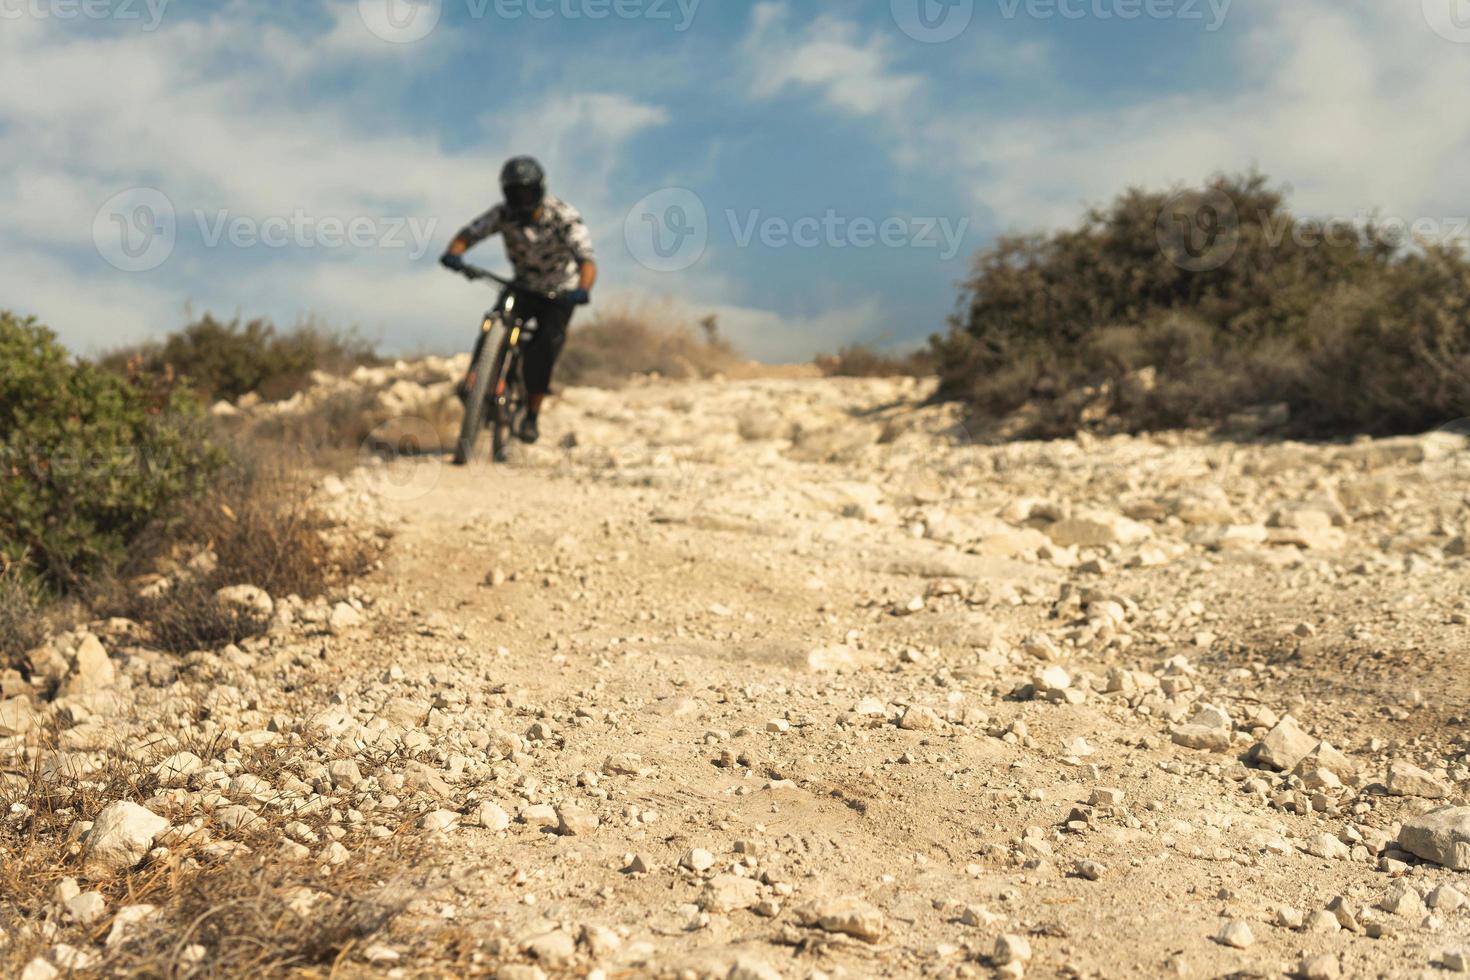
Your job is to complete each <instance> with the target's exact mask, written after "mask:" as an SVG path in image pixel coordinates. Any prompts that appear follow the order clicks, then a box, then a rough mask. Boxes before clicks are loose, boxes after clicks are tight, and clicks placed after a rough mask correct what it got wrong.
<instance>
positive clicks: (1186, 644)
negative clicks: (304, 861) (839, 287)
mask: <svg viewBox="0 0 1470 980" xmlns="http://www.w3.org/2000/svg"><path fill="white" fill-rule="evenodd" d="M927 393H928V392H927V388H926V387H925V386H924V385H923V384H921V383H918V382H912V383H911V382H892V381H838V380H763V381H762V380H756V381H732V382H710V383H700V384H682V385H672V384H670V385H654V386H647V387H639V388H634V389H630V390H628V391H625V392H621V393H605V392H593V391H584V390H573V391H571V392H569V393H568V394H567V395H566V397H565V398H563V399H562V401H561V403H560V404H558V405H557V406H556V409H555V411H554V413H552V414H550V415H549V416H548V423H547V424H546V426H545V438H546V442H545V443H544V444H543V446H540V447H536V448H535V449H522V450H521V451H520V452H519V453H518V454H517V457H516V459H515V460H513V463H512V465H511V466H509V467H501V468H492V467H489V466H474V467H471V468H468V469H459V470H457V469H453V468H450V467H447V466H442V465H441V464H439V463H438V462H437V461H434V460H422V459H421V460H409V461H400V462H397V463H394V464H392V465H390V466H388V467H385V468H378V469H372V470H369V471H366V472H364V473H362V474H360V475H359V478H358V479H357V480H356V481H354V483H353V486H354V491H355V489H356V488H366V489H365V492H366V493H368V494H371V495H373V496H376V497H378V499H379V501H380V503H381V504H382V505H383V506H384V507H386V508H387V512H388V514H389V516H390V519H391V521H392V522H395V523H396V525H397V527H396V530H397V539H396V541H395V544H394V547H393V549H392V557H391V559H390V560H389V563H388V565H387V567H386V568H385V569H384V571H383V573H382V574H381V576H380V577H379V579H378V580H377V581H375V582H372V583H369V585H368V588H369V591H370V592H373V593H375V594H376V595H377V596H378V601H377V603H376V611H375V614H374V615H375V617H376V619H375V622H377V623H378V624H379V625H378V626H377V628H376V630H375V634H374V636H372V637H371V638H367V637H364V638H363V639H362V640H360V641H358V643H359V653H360V656H361V657H363V658H364V659H366V660H367V661H368V662H369V663H370V665H371V666H372V667H373V673H371V674H368V673H365V674H364V676H362V677H360V678H356V679H354V680H350V681H349V682H347V683H346V685H345V687H344V688H343V692H342V694H343V698H344V700H345V703H346V704H347V705H348V707H349V708H353V707H355V708H356V709H357V710H358V711H359V713H361V714H365V715H366V714H371V712H372V710H374V709H375V708H377V707H380V706H381V705H382V704H383V702H385V701H386V700H389V699H391V698H395V697H397V698H402V697H407V698H410V699H412V698H420V699H422V700H424V701H430V700H433V701H434V703H435V704H437V705H438V706H439V708H438V711H439V718H438V720H437V721H436V720H435V719H434V718H433V717H432V716H431V718H430V729H431V734H432V736H433V738H434V740H435V747H436V750H437V755H438V760H439V761H440V762H441V763H446V767H447V769H448V770H449V775H450V777H451V778H453V779H457V780H459V784H458V785H459V789H458V791H457V792H456V794H455V802H456V803H457V804H458V805H457V806H456V807H453V809H458V810H460V811H463V812H465V813H469V814H474V813H476V812H478V811H477V807H478V806H479V803H480V802H481V801H490V802H493V803H495V804H497V805H498V806H499V807H501V808H502V809H503V810H504V811H506V813H507V814H508V815H509V817H510V818H511V821H512V822H511V823H510V826H509V828H508V829H505V830H498V831H495V832H490V831H486V830H483V829H477V828H465V829H460V830H456V831H454V832H453V834H452V836H447V837H446V838H445V846H444V852H445V857H446V861H445V867H446V870H447V872H448V873H449V874H450V875H451V876H452V877H453V878H454V881H455V885H454V887H453V889H451V891H450V893H449V894H451V895H452V896H453V898H452V900H451V904H452V905H453V906H455V912H454V914H456V915H457V916H458V917H459V920H460V921H461V922H462V923H465V924H467V925H469V926H470V928H471V932H472V933H473V934H475V935H477V936H479V937H480V938H482V939H486V940H488V945H486V946H485V948H484V950H483V952H482V953H481V954H480V962H481V963H482V965H484V966H486V967H487V968H502V972H503V973H504V975H507V976H515V975H521V974H524V975H526V976H534V975H536V971H537V970H540V971H544V972H545V973H547V974H550V975H586V972H587V971H588V970H589V969H594V970H603V971H605V972H606V974H607V975H626V976H634V975H646V974H654V973H657V974H669V975H673V974H676V973H679V972H680V971H683V970H689V971H692V972H691V973H690V974H689V975H691V976H705V975H708V976H727V975H728V976H741V977H746V976H777V975H779V976H785V977H805V976H820V975H827V976H911V975H933V976H970V975H988V974H989V973H991V972H992V971H993V970H995V969H996V968H1002V969H1003V970H1004V971H1006V972H1009V973H1011V974H1014V973H1016V972H1019V970H1020V966H1021V965H1022V964H1023V963H1024V965H1025V968H1026V970H1027V971H1029V972H1030V973H1031V974H1032V975H1036V976H1106V977H1122V976H1153V975H1160V974H1168V975H1178V976H1191V977H1194V976H1199V977H1206V976H1221V975H1230V974H1235V975H1250V976H1255V975H1262V976H1271V975H1280V974H1281V973H1283V972H1289V971H1295V970H1297V968H1298V966H1299V964H1300V963H1302V962H1303V957H1304V955H1305V956H1306V957H1307V958H1308V959H1310V958H1311V957H1314V956H1317V957H1321V956H1323V955H1325V956H1327V957H1328V958H1329V959H1331V960H1332V961H1333V962H1334V963H1338V964H1340V968H1341V970H1342V971H1343V974H1344V975H1347V976H1368V975H1378V974H1381V975H1393V976H1418V975H1421V974H1424V973H1426V972H1429V971H1430V970H1431V964H1432V963H1437V962H1440V957H1441V955H1442V954H1443V953H1444V952H1445V951H1446V950H1450V949H1453V948H1454V947H1456V946H1458V945H1460V944H1463V943H1465V942H1466V940H1467V938H1470V914H1467V913H1466V911H1465V910H1463V909H1459V910H1450V909H1448V908H1441V909H1438V910H1434V911H1429V910H1426V909H1425V908H1424V906H1423V904H1422V902H1420V901H1419V900H1420V899H1422V898H1423V897H1424V896H1426V895H1428V894H1430V889H1431V888H1432V887H1434V886H1437V885H1440V884H1444V883H1453V882H1458V883H1459V885H1460V888H1461V890H1463V891H1466V892H1470V883H1467V882H1466V881H1465V878H1466V876H1465V875H1463V874H1460V873H1456V872H1452V871H1449V870H1447V869H1443V868H1440V867H1437V866H1435V865H1432V864H1428V863H1418V862H1417V861H1403V862H1401V861H1400V859H1404V858H1407V857H1408V856H1407V855H1405V854H1402V853H1399V852H1397V851H1396V850H1395V849H1394V846H1393V844H1392V841H1393V839H1394V836H1395V835H1396V833H1397V830H1398V822H1399V821H1401V820H1403V819H1407V818H1409V817H1412V816H1414V815H1417V814H1418V813H1420V812H1422V811H1424V810H1427V809H1429V808H1430V807H1432V806H1436V805H1440V804H1441V803H1443V802H1446V800H1439V801H1433V802H1431V801H1430V800H1428V799H1424V798H1417V797H1415V796H1400V795H1386V792H1385V789H1384V787H1383V785H1382V783H1383V781H1384V774H1385V771H1386V769H1387V766H1388V765H1389V764H1390V763H1391V762H1402V763H1413V764H1415V765H1417V766H1420V767H1423V769H1424V770H1426V772H1425V776H1426V778H1428V779H1430V780H1431V781H1432V784H1433V786H1435V787H1442V788H1443V789H1444V790H1445V791H1446V793H1447V795H1448V800H1447V801H1448V802H1459V803H1461V804H1463V803H1465V802H1466V797H1467V793H1470V778H1467V777H1470V773H1467V769H1466V754H1465V753H1466V750H1467V747H1470V746H1467V744H1466V741H1465V735H1464V731H1465V729H1464V719H1465V718H1466V717H1467V716H1470V670H1466V669H1465V668H1466V657H1467V647H1470V643H1467V640H1470V629H1467V627H1466V625H1465V623H1466V620H1467V616H1466V614H1467V612H1470V605H1467V598H1466V595H1467V593H1466V586H1467V584H1470V576H1467V574H1466V573H1467V562H1466V559H1465V557H1464V551H1465V547H1464V537H1463V535H1464V533H1465V527H1464V524H1465V521H1466V517H1467V501H1466V499H1465V497H1464V492H1465V485H1466V484H1465V482H1464V476H1465V475H1466V473H1467V470H1470V466H1467V460H1466V459H1465V458H1464V457H1465V451H1464V447H1463V444H1461V443H1458V442H1456V441H1454V440H1445V439H1418V440H1401V441H1391V442H1378V443H1361V444H1355V445H1349V446H1301V445H1271V446H1249V445H1237V444H1225V443H1210V442H1206V441H1203V440H1197V439H1190V438H1182V437H1166V438H1160V439H1157V440H1148V439H1134V438H1117V439H1111V440H1106V441H1101V442H1099V441H1097V440H1091V439H1087V438H1085V437H1084V438H1083V439H1082V441H1081V442H1062V443H1048V444H1020V445H1009V446H1004V447H984V446H977V445H973V444H971V442H970V441H969V440H968V439H967V438H966V433H965V431H964V429H963V426H961V425H959V424H958V423H959V420H958V416H957V415H956V414H955V413H954V410H953V409H950V408H944V407H932V406H926V405H924V404H923V401H924V398H925V396H926V395H927ZM385 490H387V491H388V492H386V493H385V492H384V491H385ZM1125 513H1127V514H1130V515H1132V516H1131V517H1125V516H1123V515H1124V514H1125ZM1268 525H1271V526H1270V527H1268ZM502 579H503V581H502ZM388 668H396V669H393V670H392V671H391V673H384V674H383V675H382V676H381V677H378V676H377V675H376V671H377V670H383V669H388ZM1202 706H1203V707H1202ZM1209 706H1214V708H1215V709H1218V711H1216V712H1215V713H1214V714H1212V713H1211V712H1212V710H1213V709H1211V708H1210V707H1209ZM1287 712H1290V713H1291V714H1292V715H1293V716H1294V717H1295V718H1296V719H1297V720H1298V721H1299V722H1300V723H1301V726H1302V727H1303V728H1304V729H1306V730H1307V731H1308V732H1310V733H1311V738H1310V741H1309V742H1308V743H1307V744H1308V746H1311V745H1315V744H1316V743H1317V740H1318V739H1326V740H1327V741H1329V742H1330V743H1331V744H1332V745H1333V746H1336V747H1338V748H1340V749H1341V750H1343V751H1344V752H1346V753H1347V757H1346V758H1339V757H1338V756H1336V755H1328V756H1324V757H1323V758H1324V759H1325V761H1323V762H1322V764H1321V766H1320V767H1319V771H1320V770H1321V769H1327V768H1335V769H1336V770H1338V771H1336V772H1334V773H1328V774H1327V775H1326V776H1322V775H1320V774H1319V772H1313V771H1309V770H1310V769H1311V767H1310V766H1308V767H1307V768H1306V769H1303V770H1301V772H1302V773H1303V774H1304V775H1302V776H1290V775H1287V774H1282V773H1277V772H1274V771H1271V770H1270V769H1268V768H1247V767H1246V766H1245V765H1243V764H1242V763H1241V762H1240V761H1239V760H1241V759H1243V758H1245V757H1246V756H1247V753H1248V750H1250V749H1251V746H1252V745H1253V744H1254V743H1255V742H1256V741H1257V739H1258V738H1260V737H1262V736H1264V735H1265V734H1266V733H1267V732H1268V731H1269V730H1270V729H1271V728H1272V727H1274V726H1275V725H1276V724H1277V722H1278V719H1279V717H1280V716H1282V715H1285V714H1286V713H1287ZM1222 714H1223V715H1227V716H1228V718H1226V719H1224V720H1223V721H1221V720H1220V719H1219V718H1218V715H1222ZM1191 724H1193V727H1185V726H1190V725H1191ZM1177 732H1182V734H1177V735H1176V734H1175V733H1177ZM1180 743H1189V744H1193V745H1198V746H1203V747H1201V748H1195V747H1188V745H1187V744H1180ZM1327 751H1328V752H1329V753H1330V750H1327ZM1334 784H1335V785H1334ZM1100 790H1101V792H1100ZM1114 790H1116V791H1121V793H1114V792H1109V791H1114ZM1430 795H1435V793H1433V792H1431V793H1430ZM470 822H472V818H471V820H470ZM558 826H559V828H560V831H561V832H560V833H558ZM681 861H682V862H683V863H684V864H685V865H692V867H687V866H686V867H680V864H681ZM630 866H631V867H633V868H634V869H637V870H635V871H629V870H628V869H629V867H630ZM644 869H646V870H644ZM1094 878H1096V880H1092V879H1094ZM1402 884H1407V885H1408V886H1409V890H1411V891H1414V892H1415V894H1414V896H1413V898H1412V900H1410V899H1404V900H1403V902H1402V904H1401V905H1400V908H1399V911H1398V912H1392V913H1391V912H1388V911H1381V910H1376V909H1374V906H1376V905H1378V904H1379V903H1380V900H1381V899H1383V898H1384V897H1385V896H1386V895H1389V894H1390V893H1391V892H1392V891H1393V889H1394V888H1395V886H1396V885H1402ZM1337 897H1342V898H1343V899H1344V900H1345V901H1346V902H1347V903H1348V905H1349V907H1350V911H1352V910H1353V909H1354V908H1355V909H1356V910H1357V914H1356V915H1355V916H1350V918H1351V919H1352V921H1351V922H1350V923H1349V926H1350V928H1349V929H1339V926H1338V921H1339V920H1343V917H1342V916H1341V915H1338V916H1337V918H1336V919H1335V920H1334V921H1332V922H1331V923H1328V922H1326V921H1325V920H1323V919H1322V917H1320V916H1319V917H1318V918H1317V920H1316V922H1315V924H1316V929H1307V930H1302V929H1293V928H1289V927H1286V926H1283V925H1281V924H1280V923H1281V921H1283V918H1282V915H1283V914H1282V913H1280V912H1279V911H1278V910H1279V909H1281V908H1283V907H1284V908H1286V909H1287V912H1286V913H1285V914H1284V915H1285V919H1284V921H1287V922H1292V921H1295V919H1294V918H1293V916H1292V912H1291V910H1296V912H1297V913H1298V914H1299V915H1300V916H1305V917H1307V918H1308V919H1309V920H1310V919H1311V917H1312V915H1313V913H1315V912H1319V911H1321V910H1323V909H1325V908H1326V907H1327V905H1328V904H1329V902H1331V901H1332V900H1333V899H1334V898H1337ZM1446 904H1448V903H1446ZM1363 910H1367V911H1363ZM1327 918H1328V919H1332V918H1333V915H1332V914H1329V915H1328V916H1327ZM1232 920H1239V921H1242V922H1244V923H1246V924H1247V925H1248V927H1249V930H1250V931H1251V932H1252V933H1253V935H1254V939H1253V942H1252V944H1250V945H1249V946H1248V947H1247V948H1236V947H1234V946H1230V945H1226V944H1223V943H1221V942H1218V941H1214V940H1212V937H1213V936H1215V935H1216V934H1217V933H1219V932H1220V930H1221V928H1222V926H1223V925H1224V924H1226V923H1227V922H1230V921H1232ZM1343 921H1345V920H1343ZM1310 924H1311V923H1310V922H1309V925H1310ZM1329 926H1330V928H1329ZM607 930H611V931H607ZM1370 932H1373V933H1381V934H1382V935H1381V936H1380V937H1379V938H1369V933H1370ZM1002 934H1010V935H1013V936H1020V937H1024V938H1025V939H1026V941H1027V943H1028V944H1029V948H1030V956H1031V958H1030V960H1029V963H1026V962H1025V961H1024V960H1023V959H1022V958H1020V957H1019V956H1016V955H1014V954H1013V953H1003V955H1002V956H1001V957H1000V958H999V959H995V958H994V955H993V954H994V953H995V952H996V941H997V937H999V936H1000V935H1002ZM1008 958H1010V959H1012V962H1011V964H1010V965H1009V966H1006V964H1005V963H1004V960H1006V959H1008ZM515 964H524V965H523V966H517V965H515ZM1315 968H1316V969H1320V970H1327V969H1328V966H1327V965H1326V961H1325V960H1323V959H1320V958H1319V959H1318V960H1317V963H1316V967H1315Z"/></svg>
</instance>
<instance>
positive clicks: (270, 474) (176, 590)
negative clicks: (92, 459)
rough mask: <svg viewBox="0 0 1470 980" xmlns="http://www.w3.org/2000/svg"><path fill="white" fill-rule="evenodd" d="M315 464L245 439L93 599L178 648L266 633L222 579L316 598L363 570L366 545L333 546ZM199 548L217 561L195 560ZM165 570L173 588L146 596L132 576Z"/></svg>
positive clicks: (155, 528) (104, 582) (157, 639)
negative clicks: (315, 490)
mask: <svg viewBox="0 0 1470 980" xmlns="http://www.w3.org/2000/svg"><path fill="white" fill-rule="evenodd" d="M308 473H309V470H307V469H306V468H305V466H304V464H303V463H301V462H299V461H297V460H296V458H295V457H294V456H293V455H292V454H291V453H289V452H287V451H285V450H283V449H282V448H281V447H278V446H263V445H259V444H255V443H249V442H246V443H241V444H237V445H236V446H235V447H234V457H233V459H232V460H231V462H230V464H229V465H228V466H227V467H226V469H225V471H224V473H223V474H222V477H221V479H220V480H218V481H217V482H216V483H215V484H214V486H213V487H212V488H211V490H210V491H209V492H208V493H207V494H206V495H205V496H204V497H202V498H200V499H197V500H192V501H189V502H188V503H187V504H185V505H184V506H182V507H181V508H179V510H178V511H177V513H176V514H175V515H174V516H173V517H172V518H171V519H170V520H168V521H163V522H159V523H158V524H156V525H154V526H153V527H152V528H150V529H149V530H148V532H147V533H146V534H145V535H144V536H143V537H142V538H141V539H140V540H139V541H138V543H137V547H136V548H135V550H134V558H133V560H132V561H131V562H130V563H129V564H127V565H124V566H123V567H121V568H120V569H118V571H117V573H116V574H115V575H113V576H111V577H109V578H108V579H106V580H102V581H99V582H98V583H97V584H96V586H95V589H94V594H93V596H92V605H93V607H94V608H97V609H98V610H99V611H102V612H104V613H106V614H110V615H120V616H126V617H127V618H129V619H132V620H135V621H136V622H139V623H142V624H145V625H147V626H148V627H149V628H150V630H151V632H152V633H153V637H154V641H155V642H156V643H157V644H158V645H159V646H160V647H161V648H163V649H165V650H169V651H172V652H175V653H188V652H191V651H194V650H201V649H210V648H214V647H219V646H223V645H225V644H228V643H238V642H239V641H240V640H242V639H246V638H248V637H251V636H258V635H260V634H262V633H264V632H265V631H266V629H267V628H268V626H269V620H268V619H267V618H265V617H262V616H259V615H255V614H252V613H249V612H246V611H242V610H240V609H237V608H235V607H231V606H226V605H224V604H222V603H219V602H217V601H216V600H215V598H214V596H215V593H216V592H217V591H218V590H219V589H221V588H224V587H225V586H230V585H253V586H255V587H256V588H259V589H263V590H265V591H266V592H267V593H269V594H270V595H271V596H272V597H275V598H277V599H279V598H283V597H285V596H289V595H297V596H300V597H302V598H312V597H315V596H318V595H321V594H322V593H323V592H325V591H327V589H328V588H330V587H331V586H332V585H333V584H336V583H338V582H341V581H343V580H345V579H347V578H350V577H352V576H354V575H358V574H361V573H363V572H364V571H365V570H366V569H367V567H368V566H369V565H370V563H371V560H372V556H371V555H370V554H369V553H368V552H367V550H366V548H365V546H351V547H349V546H345V545H340V544H339V545H337V546H336V547H334V546H333V545H332V544H329V543H328V541H327V540H326V538H325V537H324V536H323V530H324V529H325V527H326V522H325V520H324V519H323V518H322V516H321V515H320V514H318V513H317V512H316V511H315V510H314V509H313V508H312V506H311V504H310V501H309V494H310V490H311V488H310V485H309V483H308V476H307V474H308ZM201 553H207V554H212V555H213V556H214V558H215V561H213V562H212V563H206V564H205V565H203V566H202V567H197V568H195V567H189V566H188V564H187V563H188V562H189V561H190V560H191V559H192V558H194V557H195V556H197V555H200V554H201ZM160 573H161V574H167V575H169V576H170V581H171V583H172V584H171V586H170V587H168V588H166V589H164V590H163V591H162V592H161V593H160V594H158V595H156V596H153V597H150V598H144V597H143V596H142V595H140V594H139V593H138V592H137V591H135V590H134V589H132V588H130V587H129V586H128V585H126V584H125V583H127V582H129V581H130V580H135V579H136V578H137V577H138V576H139V575H143V574H160Z"/></svg>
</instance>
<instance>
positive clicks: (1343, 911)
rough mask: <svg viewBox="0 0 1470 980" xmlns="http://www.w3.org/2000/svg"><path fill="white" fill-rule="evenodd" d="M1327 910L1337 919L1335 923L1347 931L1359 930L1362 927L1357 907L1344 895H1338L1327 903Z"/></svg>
mask: <svg viewBox="0 0 1470 980" xmlns="http://www.w3.org/2000/svg"><path fill="white" fill-rule="evenodd" d="M1327 911H1328V912H1331V913H1332V914H1333V916H1334V917H1336V919H1337V924H1338V925H1340V926H1342V927H1343V928H1344V929H1346V930H1348V931H1349V932H1360V931H1361V930H1362V928H1363V926H1362V918H1361V916H1360V915H1359V913H1358V907H1357V906H1356V905H1354V904H1353V903H1352V901H1351V900H1349V899H1348V898H1347V896H1345V895H1339V896H1337V897H1336V898H1334V899H1333V900H1332V901H1330V902H1328V903H1327Z"/></svg>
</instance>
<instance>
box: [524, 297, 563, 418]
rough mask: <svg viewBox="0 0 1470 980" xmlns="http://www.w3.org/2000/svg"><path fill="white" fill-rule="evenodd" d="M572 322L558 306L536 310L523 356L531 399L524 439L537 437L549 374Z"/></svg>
mask: <svg viewBox="0 0 1470 980" xmlns="http://www.w3.org/2000/svg"><path fill="white" fill-rule="evenodd" d="M571 319H572V311H571V310H570V309H568V308H567V307H565V306H562V305H561V304H559V303H543V304H539V305H538V307H537V309H536V315H535V320H536V334H535V336H533V337H532V338H531V340H530V342H529V343H527V345H526V352H525V371H526V393H527V394H528V395H529V396H530V399H529V404H528V405H527V412H526V426H525V428H526V432H525V433H524V435H525V436H527V437H530V436H532V435H533V434H535V433H536V430H537V424H536V423H537V417H538V416H539V415H540V412H541V403H542V402H543V401H545V399H546V396H547V394H548V393H549V392H550V391H551V373H552V370H553V369H554V368H555V367H556V359H557V358H558V357H560V356H561V350H562V347H563V346H564V345H565V344H566V342H567V325H568V324H569V323H570V322H571Z"/></svg>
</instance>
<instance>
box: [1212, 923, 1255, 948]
mask: <svg viewBox="0 0 1470 980" xmlns="http://www.w3.org/2000/svg"><path fill="white" fill-rule="evenodd" d="M1214 939H1215V942H1217V943H1219V944H1220V945H1221V946H1229V947H1231V948H1232V949H1249V948H1250V947H1251V946H1252V945H1253V944H1254V943H1255V941H1256V937H1255V934H1254V933H1252V932H1251V927H1250V926H1249V925H1248V924H1247V923H1246V922H1245V921H1243V920H1241V919H1231V920H1230V921H1228V922H1226V923H1225V924H1224V925H1222V926H1221V927H1220V931H1219V932H1217V933H1215V936H1214Z"/></svg>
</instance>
